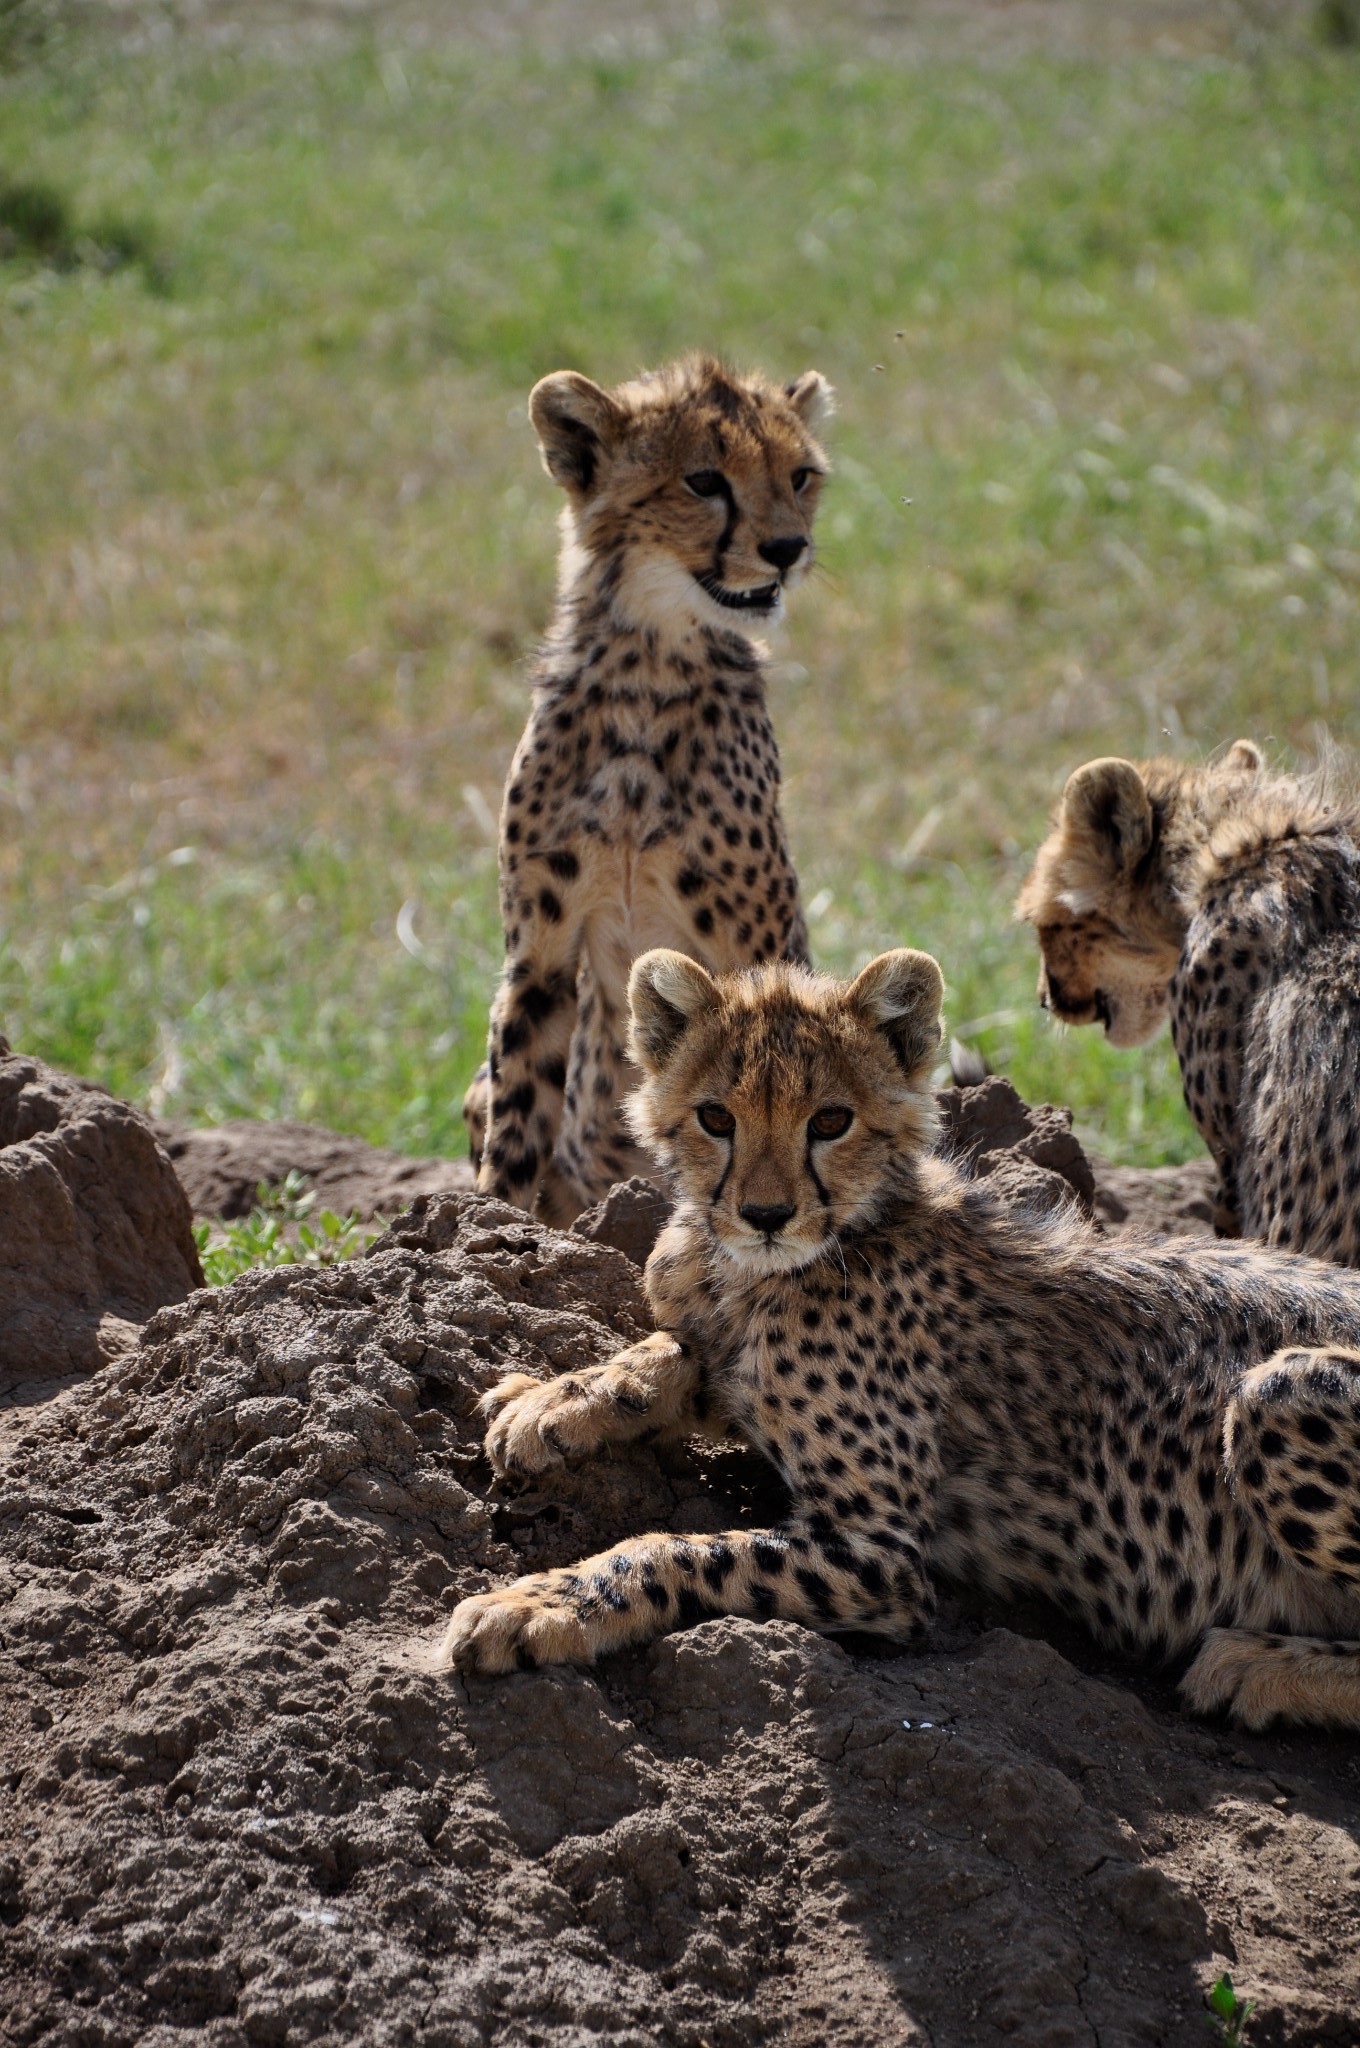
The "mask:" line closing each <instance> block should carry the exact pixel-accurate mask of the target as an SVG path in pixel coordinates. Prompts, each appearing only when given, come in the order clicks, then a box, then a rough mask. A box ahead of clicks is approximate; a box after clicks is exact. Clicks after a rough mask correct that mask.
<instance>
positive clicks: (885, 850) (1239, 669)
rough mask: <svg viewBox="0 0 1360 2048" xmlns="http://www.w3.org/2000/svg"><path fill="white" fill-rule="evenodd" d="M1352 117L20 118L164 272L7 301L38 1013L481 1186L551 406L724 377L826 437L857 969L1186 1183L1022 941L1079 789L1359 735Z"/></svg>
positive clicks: (420, 75)
mask: <svg viewBox="0 0 1360 2048" xmlns="http://www.w3.org/2000/svg"><path fill="white" fill-rule="evenodd" d="M1358 87H1360V70H1358V69H1357V66H1356V64H1355V62H1354V60H1352V59H1349V58H1347V57H1344V56H1330V57H1329V56H1323V55H1321V54H1317V55H1313V56H1302V55H1299V54H1282V55H1279V56H1269V55H1267V57H1266V58H1264V59H1260V60H1258V61H1257V62H1255V63H1253V64H1252V65H1250V66H1247V65H1242V64H1236V63H1231V62H1226V61H1222V60H1219V59H1215V60H1214V61H1212V62H1203V63H1199V62H1188V61H1162V60H1157V59H1155V58H1153V59H1141V60H1128V61H1122V62H1119V63H1110V64H1076V63H1060V62H1056V61H1043V60H1039V59H1028V60H1026V61H1024V62H1020V63H1013V64H1004V65H1003V64H996V63H992V64H985V65H984V64H982V63H974V64H964V63H953V64H947V63H940V64H931V65H929V66H925V65H920V66H915V65H912V64H909V63H905V62H901V63H893V62H887V61H879V60H875V61H873V62H870V61H868V60H863V59H861V60H856V59H855V58H854V56H853V55H852V54H847V52H846V50H845V49H844V48H841V49H839V50H837V51H836V52H834V53H831V54H825V53H820V52H815V51H809V50H807V49H806V48H794V49H783V48H780V47H776V46H775V45H773V44H772V43H770V42H768V41H766V40H763V39H762V38H760V37H756V36H751V35H744V36H741V37H725V38H724V37H721V36H715V37H712V38H709V39H707V40H700V41H697V42H691V43H686V44H684V45H682V46H677V47H675V48H674V49H672V50H671V51H670V52H669V53H668V54H666V55H664V56H662V57H653V58H649V59H647V60H645V61H644V60H642V59H635V58H630V57H619V56H617V55H614V56H611V57H609V58H601V57H599V56H596V55H592V54H590V53H588V52H586V53H582V54H580V55H577V56H574V57H572V58H569V59H563V60H559V61H549V60H548V59H547V58H545V57H542V56H540V55H536V54H534V53H533V52H532V51H526V52H524V53H523V54H521V55H519V56H517V57H511V56H506V55H492V54H489V53H487V52H484V51H483V52H478V53H476V54H475V55H474V54H468V55H459V54H458V53H457V52H452V53H451V52H449V51H447V50H445V51H426V52H423V53H422V52H420V51H417V50H412V49H406V50H397V49H395V48H386V49H384V48H382V47H378V46H376V45H374V44H373V43H372V42H360V41H356V42H354V43H353V44H352V45H351V46H337V45H335V44H329V45H326V46H324V47H319V46H305V47H304V46H301V45H299V46H297V47H295V48H290V47H284V48H283V49H282V50H280V49H277V48H276V49H274V50H273V51H271V53H270V55H269V56H268V58H267V59H266V58H265V57H264V56H263V55H251V54H249V52H246V53H244V54H242V53H231V52H222V51H218V52H213V51H211V50H209V49H206V48H204V47H203V46H201V45H190V44H171V45H169V46H167V47H164V48H153V49H150V50H143V51H141V52H139V53H138V54H137V55H136V56H135V58H129V57H118V56H110V55H109V54H108V53H107V52H105V51H102V50H101V51H99V52H97V53H90V54H88V55H86V56H85V57H82V56H81V53H80V51H79V49H78V48H76V49H75V50H74V51H73V50H71V49H69V48H64V49H63V52H62V60H61V63H60V65H59V66H58V65H56V64H55V63H54V64H53V65H52V66H51V67H50V68H48V69H43V68H41V66H37V67H35V66H30V67H28V68H27V69H25V70H23V71H22V72H20V73H19V74H17V75H16V76H15V77H13V78H11V79H9V80H8V81H3V82H0V183H3V182H4V181H6V180H8V181H9V182H10V184H11V185H12V184H13V183H14V182H16V181H19V180H20V179H21V178H22V179H23V180H25V181H27V182H29V183H30V184H37V185H39V186H41V187H42V188H44V189H45V190H48V191H50V192H51V193H53V194H55V195H57V196H58V198H59V200H60V204H61V207H62V209H64V212H63V218H64V219H65V221H66V222H67V223H68V224H74V225H73V226H72V228H71V232H72V234H73V235H75V236H76V237H78V236H79V234H80V232H81V224H82V223H91V222H103V223H106V224H107V223H114V224H116V223H119V222H123V223H136V224H137V228H136V231H137V234H138V235H139V236H141V237H142V238H143V240H142V242H141V243H139V244H138V246H139V247H145V248H146V249H148V250H151V249H154V252H155V259H154V264H153V263H150V262H141V261H129V262H126V263H123V264H122V265H121V266H113V265H107V264H106V265H101V264H100V263H98V262H95V261H79V262H77V261H72V262H69V263H61V264H54V263H53V262H51V261H50V260H46V259H45V258H44V256H43V254H42V252H41V251H40V250H35V249H32V248H13V247H12V248H11V249H10V253H9V254H8V255H5V256H3V257H2V258H0V435H3V444H2V446H0V885H3V887H4V888H5V891H6V909H5V913H4V925H5V938H4V946H3V951H0V1005H2V1006H3V1007H2V1009H0V1016H2V1017H3V1022H4V1028H5V1029H6V1030H7V1031H8V1032H9V1034H10V1035H11V1037H13V1038H14V1039H15V1040H17V1041H18V1042H21V1043H23V1044H24V1045H25V1046H26V1047H29V1048H31V1049H32V1050H34V1051H37V1052H40V1053H43V1054H44V1055H46V1056H47V1057H50V1058H53V1059H56V1060H58V1061H59V1062H61V1063H62V1064H64V1065H68V1066H71V1067H74V1068H77V1069H79V1070H80V1071H83V1072H86V1073H89V1074H92V1075H94V1076H96V1077H98V1078H100V1079H103V1080H105V1081H107V1082H109V1083H110V1085H112V1086H114V1087H117V1088H119V1089H120V1090H122V1091H124V1092H126V1093H128V1094H131V1095H133V1096H134V1097H136V1098H137V1099H139V1100H143V1101H147V1100H150V1101H152V1102H153V1103H154V1105H155V1106H156V1107H158V1108H159V1109H161V1110H163V1111H164V1112H166V1113H169V1114H176V1115H187V1116H193V1117H198V1118H209V1117H217V1116H222V1115H228V1114H276V1113H277V1114H292V1115H305V1116H309V1117H313V1118H315V1119H316V1120H319V1121H324V1122H330V1123H334V1124H336V1125H339V1126H342V1127H345V1128H349V1129H354V1130H358V1131H360V1132H362V1133H363V1134H364V1135H366V1136H368V1137H370V1138H374V1139H380V1140H382V1141H384V1142H389V1143H396V1144H401V1145H404V1146H408V1147H411V1148H412V1149H446V1148H448V1147H449V1146H450V1145H452V1144H454V1143H455V1142H460V1138H459V1132H458V1124H457V1098H458V1096H459V1094H460V1092H461V1087H462V1084H463V1082H464V1081H465V1079H466V1077H467V1075H468V1074H469V1073H470V1071H471V1069H472V1067H473V1066H474V1065H475V1064H476V1060H477V1058H478V1056H479V1052H480V1043H479V1041H480V1037H481V1032H482V1028H483V1024H484V1016H485V1006H486V1001H487V997H488V994H489V989H490V985H491V980H492V977H493V975H494V968H495V934H496V919H495V892H494V862H493V860H492V857H491V851H490V847H489V845H488V843H487V837H486V832H485V814H486V808H487V806H488V805H489V806H490V807H491V808H492V809H493V810H494V808H495V806H496V803H497V799H498V791H499V786H500V782H501V779H502V777H503V774H504V769H505V766H506V763H507V761H508V758H509V753H510V750H511V748H512V746H513V743H514V739H515V737H516V735H517V732H518V730H519V726H520V724H521V723H522V719H523V715H524V709H525V684H524V677H523V666H522V662H523V657H525V656H526V655H527V654H528V652H529V651H530V649H531V647H532V642H533V638H534V635H535V633H536V632H537V630H538V629H539V628H540V627H541V625H542V623H543V621H544V619H545V618H546V615H547V610H548V607H549V604H550V600H551V577H552V551H553V541H554V534H553V515H554V511H555V505H554V493H553V491H552V488H551V486H550V485H549V484H548V482H547V480H546V479H545V478H544V477H543V476H542V475H541V473H540V472H539V470H538V467H537V462H536V458H535V454H534V450H533V447H532V443H531V437H530V435H529V432H528V428H527V425H526V422H525V418H524V408H523V400H524V395H525V392H526V390H527V387H528V385H529V383H530V382H531V381H532V379H533V378H534V377H535V376H537V375H539V374H541V373H542V372H544V371H546V370H548V369H551V368H555V367H558V366H560V365H561V364H563V363H573V364H577V365H579V366H580V367H583V368H585V369H588V370H589V371H590V372H591V373H592V374H593V375H595V376H597V377H602V378H608V377H612V376H615V375H619V374H623V373H626V372H628V371H631V370H633V369H634V368H636V367H638V366H639V365H640V364H644V363H648V362H651V361H655V360H657V359H659V358H662V357H664V356H666V355H668V354H671V353H673V352H675V351H677V350H678V349H680V348H682V347H685V346H689V345H695V344H706V345H716V346H718V347H720V348H722V349H723V350H724V351H725V352H726V353H728V354H729V355H730V356H732V357H733V358H735V359H736V360H737V361H739V362H740V361H744V360H755V361H759V362H761V363H764V364H766V365H768V366H769V367H770V368H772V369H777V370H782V371H787V372H789V373H792V372H793V371H795V370H798V369H801V368H803V367H805V366H806V365H807V364H809V363H815V364H816V365H817V366H818V367H820V368H822V369H823V370H825V371H826V372H827V373H828V374H829V375H830V376H831V377H832V378H833V380H834V381H835V382H836V383H837V385H838V386H839V387H840V391H841V415H840V419H839V422H838V424H837V426H836V429H835V432H834V434H833V437H832V441H833V448H834V451H835V454H836V456H837V461H838V474H837V476H836V478H835V480H834V482H833V484H832V487H831V489H830V491H829V494H828V498H827V503H826V510H825V513H824V517H823V524H822V530H821V536H820V538H821V553H822V561H823V565H824V573H821V574H819V575H818V577H817V578H816V579H814V583H813V585H812V586H811V587H810V588H809V589H808V590H807V591H806V592H805V593H802V594H801V596H800V597H799V599H798V601H797V603H796V605H795V607H794V611H793V617H792V621H791V624H790V627H789V630H788V633H787V636H786V638H785V641H784V643H783V644H782V646H781V647H780V648H779V649H778V650H777V651H778V653H779V656H780V661H781V666H780V668H779V670H778V672H777V674H776V677H775V679H774V684H773V691H772V696H773V704H774V711H775V717H776V723H777V727H778V730H779V733H780V737H781V743H782V746H783V751H784V757H785V768H786V778H787V808H788V813H789V818H790V822H791V827H792V831H793V837H794V842H795V851H796V853H797V855H798V858H799V864H800V868H801V871H802V873H803V877H804V885H805V894H806V895H807V897H808V898H809V899H810V900H812V899H821V898H825V897H827V895H828V892H829V898H830V900H829V902H828V903H827V904H826V907H825V908H824V909H823V910H822V912H821V914H820V916H819V917H818V918H816V919H814V942H815V944H816V947H817V949H818V952H819V957H822V958H824V959H825V960H826V961H827V962H828V964H831V965H833V966H838V967H839V966H849V965H851V964H853V962H854V961H855V960H856V959H858V958H860V957H863V956H864V955H865V954H866V953H867V952H868V951H869V950H870V949H872V947H874V946H875V945H877V944H879V943H881V942H885V941H888V940H891V939H902V938H906V939H911V940H913V941H914V942H916V943H921V944H926V945H929V946H931V947H932V948H933V949H934V950H936V951H938V953H939V954H940V957H941V959H942V961H943V964H944V966H945V970H946V974H947V977H948V980H949V984H950V999H949V1001H950V1013H951V1018H952V1020H953V1021H954V1023H955V1024H956V1025H958V1024H964V1025H975V1026H976V1027H977V1028H976V1032H975V1035H976V1036H977V1037H978V1039H979V1042H980V1043H981V1044H982V1045H983V1046H984V1048H985V1049H986V1050H987V1051H988V1053H989V1056H990V1057H991V1058H992V1059H993V1062H994V1063H995V1064H998V1065H1004V1066H1005V1067H1006V1068H1007V1070H1008V1071H1009V1072H1011V1073H1012V1075H1013V1077H1014V1078H1015V1079H1016V1081H1017V1084H1018V1085H1019V1086H1020V1087H1021V1088H1022V1089H1023V1090H1025V1091H1026V1092H1027V1093H1029V1094H1031V1095H1035V1096H1047V1097H1049V1098H1055V1097H1056V1098H1057V1099H1060V1100H1064V1101H1069V1102H1071V1103H1073V1105H1074V1107H1075V1108H1076V1109H1077V1113H1078V1117H1079V1121H1080V1122H1081V1124H1082V1126H1083V1128H1084V1129H1085V1130H1087V1131H1088V1133H1090V1134H1092V1135H1093V1136H1095V1137H1097V1138H1098V1139H1099V1141H1100V1143H1102V1144H1103V1145H1104V1146H1105V1148H1106V1149H1107V1150H1110V1151H1113V1152H1116V1153H1118V1154H1121V1155H1123V1156H1130V1157H1138V1158H1143V1159H1149V1160H1151V1159H1157V1158H1162V1157H1174V1156H1182V1155H1184V1154H1185V1153H1186V1152H1187V1151H1188V1150H1191V1149H1193V1148H1194V1143H1195V1141H1194V1139H1193V1136H1192V1134H1191V1133H1190V1131H1189V1126H1188V1124H1187V1122H1186V1120H1185V1116H1184V1112H1183V1110H1182V1109H1181V1107H1180V1104H1179V1087H1178V1084H1177V1082H1176V1079H1175V1074H1174V1067H1173V1064H1172V1062H1171V1059H1170V1055H1169V1052H1168V1050H1167V1049H1166V1047H1165V1046H1164V1045H1163V1046H1160V1047H1158V1048H1155V1049H1153V1050H1152V1051H1151V1052H1148V1053H1142V1054H1115V1053H1112V1052H1110V1051H1109V1050H1108V1049H1107V1048H1106V1047H1104V1045H1103V1044H1101V1043H1100V1042H1099V1041H1097V1040H1096V1039H1094V1038H1093V1037H1092V1036H1091V1035H1090V1034H1080V1033H1078V1034H1072V1035H1070V1036H1067V1037H1065V1038H1059V1037H1057V1036H1056V1035H1055V1034H1053V1033H1052V1032H1051V1031H1050V1030H1049V1029H1048V1027H1047V1026H1046V1024H1045V1022H1044V1020H1043V1019H1042V1018H1041V1017H1040V1015H1039V1013H1038V1011H1037V1009H1036V1008H1035V1007H1034V1002H1033V981H1034V971H1035V962H1034V955H1033V946H1032V940H1031V938H1030V937H1029V936H1028V935H1027V934H1026V933H1025V932H1023V931H1021V930H1018V929H1016V928H1014V927H1013V926H1012V925H1011V924H1010V922H1009V909H1008V906H1009V901H1010V897H1011V896H1012V895H1013V893H1014V887H1015V885H1016V882H1017V880H1018V877H1019V875H1020V873H1022V872H1023V867H1024V861H1025V858H1026V855H1027V853H1028V851H1029V850H1030V849H1032V847H1033V846H1034V844H1035V843H1036V841H1037V838H1038V835H1039V833H1040V832H1041V830H1042V825H1043V818H1044V812H1045V809H1046V806H1047V804H1048V803H1049V802H1050V801H1051V799H1052V797H1053V796H1054V794H1056V791H1057V789H1058V787H1059V786H1060V784H1061V780H1062V777H1063V775H1064V773H1065V772H1066V771H1067V769H1069V768H1070V767H1072V766H1073V765H1075V764H1076V763H1077V762H1079V761H1081V760H1083V759H1086V758H1088V757H1089V756H1090V755H1092V754H1095V753H1100V752H1109V751H1120V752H1142V751H1147V750H1149V749H1151V748H1156V747H1164V746H1168V745H1170V746H1174V747H1177V748H1181V747H1183V748H1186V749H1188V750H1192V751H1193V750H1197V749H1202V748H1208V747H1211V746H1214V745H1216V744H1218V743H1220V742H1222V741H1225V740H1228V739H1231V738H1233V737H1235V736H1236V735H1237V734H1238V733H1239V732H1251V733H1253V734H1254V735H1256V736H1257V737H1261V738H1265V739H1268V740H1269V739H1273V740H1276V741H1278V742H1280V743H1281V744H1286V745H1294V746H1304V747H1306V746H1307V745H1309V744H1310V743H1311V742H1312V740H1313V738H1314V737H1315V733H1316V729H1317V727H1318V725H1319V724H1328V725H1330V726H1331V727H1332V728H1333V729H1335V730H1336V731H1338V732H1339V733H1340V734H1341V735H1342V736H1345V735H1346V733H1347V730H1348V727H1350V725H1351V721H1352V718H1353V704H1354V698H1355V689H1356V679H1357V674H1358V673H1360V661H1358V660H1357V656H1358V655H1360V627H1358V626H1357V600H1358V599H1360V422H1358V420H1357V411H1356V403H1355V395H1356V391H1357V389H1360V377H1358V375H1357V373H1360V151H1357V149H1356V147H1355V142H1354V136H1355V108H1356V101H1357V88H1358ZM101 232H104V233H105V234H109V233H112V229H111V228H108V227H106V228H105V229H104V230H102V231H101ZM71 246H72V248H74V247H75V246H76V243H75V242H74V241H72V243H71ZM92 246H94V245H93V244H92ZM98 246H104V244H102V243H101V244H98ZM408 903H409V904H411V905H413V906H414V907H413V908H412V910H411V911H410V912H409V914H408V916H407V918H406V919H405V920H403V926H402V929H403V932H404V935H405V943H403V940H402V938H401V937H400V936H399V935H398V913H399V912H400V911H401V909H402V906H403V905H404V904H408ZM979 1019H989V1020H992V1021H990V1022H985V1023H983V1024H981V1025H978V1023H977V1020H979Z"/></svg>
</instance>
